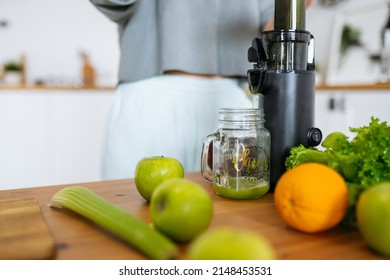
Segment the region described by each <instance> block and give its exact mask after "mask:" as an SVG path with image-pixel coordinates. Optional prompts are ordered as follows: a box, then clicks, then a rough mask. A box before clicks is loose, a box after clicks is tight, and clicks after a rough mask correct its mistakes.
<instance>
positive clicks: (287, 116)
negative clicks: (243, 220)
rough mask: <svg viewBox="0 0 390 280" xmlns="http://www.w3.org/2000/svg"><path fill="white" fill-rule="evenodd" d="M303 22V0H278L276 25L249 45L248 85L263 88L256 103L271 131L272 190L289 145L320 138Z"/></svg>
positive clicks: (310, 47)
mask: <svg viewBox="0 0 390 280" xmlns="http://www.w3.org/2000/svg"><path fill="white" fill-rule="evenodd" d="M291 19H294V21H291ZM304 24H305V0H296V1H294V0H276V1H275V30H273V31H266V32H263V33H261V34H260V36H259V38H255V39H254V40H253V43H252V47H250V48H249V50H248V60H249V62H251V63H254V68H253V69H250V70H248V82H249V86H250V90H251V91H252V93H259V94H261V97H262V98H260V99H259V100H260V104H259V107H260V108H264V114H265V118H266V122H265V127H266V128H267V129H268V130H269V131H270V133H271V155H270V157H271V159H270V176H271V178H270V184H271V189H270V190H271V191H273V190H274V188H275V186H276V183H277V181H278V179H279V178H280V176H281V175H282V174H283V173H284V172H285V171H286V169H285V160H286V157H287V156H288V155H289V152H290V149H291V148H292V147H295V146H298V145H300V144H302V145H304V146H306V147H308V146H317V145H319V144H320V142H321V140H322V133H321V131H320V130H319V129H318V128H315V127H314V116H315V103H314V101H315V100H314V98H315V64H314V38H313V36H312V35H311V34H310V33H309V32H307V31H305V30H304ZM286 28H287V29H286Z"/></svg>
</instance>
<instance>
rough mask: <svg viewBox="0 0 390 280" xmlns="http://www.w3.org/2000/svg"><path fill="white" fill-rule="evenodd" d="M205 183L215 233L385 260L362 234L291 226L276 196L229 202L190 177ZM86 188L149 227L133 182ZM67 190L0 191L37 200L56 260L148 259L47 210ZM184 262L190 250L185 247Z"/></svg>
mask: <svg viewBox="0 0 390 280" xmlns="http://www.w3.org/2000/svg"><path fill="white" fill-rule="evenodd" d="M186 177H187V178H188V179H191V180H194V181H196V182H198V183H199V184H201V185H202V186H203V187H204V188H205V189H206V190H207V191H208V192H209V193H210V194H211V197H212V199H213V201H214V217H213V221H212V223H211V225H210V228H215V227H219V226H232V227H236V228H241V229H247V230H248V231H253V232H257V233H259V234H262V235H263V236H264V237H266V238H267V239H268V240H269V241H270V242H271V244H272V245H273V246H274V248H275V250H276V253H277V257H278V259H297V260H302V259H322V260H325V259H336V260H339V259H350V260H352V259H383V256H381V255H379V254H377V253H375V252H373V251H372V250H370V249H369V248H368V247H367V245H366V244H365V242H364V241H363V239H362V238H361V236H360V235H359V232H358V231H357V229H352V228H342V227H336V228H334V229H332V230H330V231H327V232H323V233H317V234H306V233H301V232H298V231H295V230H294V229H292V228H290V227H289V226H287V225H286V224H285V223H284V222H283V220H281V218H280V217H279V215H278V214H277V212H276V210H275V207H274V204H273V195H272V193H269V194H266V195H265V196H263V197H261V198H259V199H256V200H246V201H239V200H230V199H226V198H222V197H219V196H217V195H215V194H214V192H213V191H212V188H211V185H210V184H209V183H207V182H206V181H205V180H204V179H203V178H202V177H201V175H200V174H199V173H190V174H186ZM73 185H80V186H85V187H88V188H90V189H92V190H93V191H95V192H96V193H97V194H99V195H100V196H102V197H103V198H105V199H107V200H109V201H111V202H112V203H114V204H116V205H117V206H119V207H122V208H123V209H125V210H126V211H128V212H129V213H131V214H133V215H135V216H137V217H138V218H140V219H142V220H144V221H145V222H148V223H149V222H150V216H149V206H148V205H147V204H146V203H145V201H144V200H143V198H142V197H141V196H140V195H139V194H138V192H137V190H136V188H135V185H134V181H133V179H125V180H113V181H102V182H89V183H82V184H73ZM63 187H65V185H58V186H47V187H35V188H25V189H14V190H3V191H0V200H5V199H16V198H29V197H32V198H35V199H36V200H37V201H38V203H39V206H40V207H41V210H42V214H43V216H44V219H45V221H46V223H47V225H48V227H49V230H50V232H51V234H52V235H53V237H54V240H55V243H56V259H68V260H69V259H72V260H73V259H76V260H77V259H104V260H105V259H145V257H144V256H143V255H142V254H140V253H139V252H137V251H136V250H134V249H133V248H132V247H131V246H129V245H127V244H126V243H124V242H122V241H121V240H119V239H117V238H116V237H114V236H112V235H111V234H109V233H107V232H106V231H105V230H103V229H101V228H100V227H98V226H97V225H95V224H93V223H91V222H89V221H88V220H86V219H84V218H83V217H81V216H79V215H77V214H75V213H73V212H71V211H68V210H57V209H52V208H50V207H49V206H48V204H49V202H50V199H51V197H52V196H53V195H54V194H55V193H56V192H57V191H58V190H60V189H62V188H63ZM180 249H181V250H180V251H181V253H180V256H179V258H180V259H185V252H186V245H181V246H180Z"/></svg>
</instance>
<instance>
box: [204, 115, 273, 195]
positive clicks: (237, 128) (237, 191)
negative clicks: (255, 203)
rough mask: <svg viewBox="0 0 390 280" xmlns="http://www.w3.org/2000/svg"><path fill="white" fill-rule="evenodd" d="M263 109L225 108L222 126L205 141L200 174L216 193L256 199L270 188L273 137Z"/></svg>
mask: <svg viewBox="0 0 390 280" xmlns="http://www.w3.org/2000/svg"><path fill="white" fill-rule="evenodd" d="M264 122H265V120H264V113H263V110H262V109H249V108H248V109H246V108H245V109H244V108H222V109H220V111H219V127H218V128H217V129H216V130H215V131H214V132H213V133H212V134H210V135H207V136H206V137H205V138H204V140H203V146H202V155H201V173H202V175H203V177H204V178H205V179H206V180H207V181H209V182H211V183H212V185H213V188H214V190H215V192H216V194H218V195H220V196H223V197H226V198H232V199H255V198H259V197H261V196H263V195H264V194H266V193H267V192H268V190H269V188H270V145H271V136H270V133H269V131H268V130H267V129H266V128H265V127H264Z"/></svg>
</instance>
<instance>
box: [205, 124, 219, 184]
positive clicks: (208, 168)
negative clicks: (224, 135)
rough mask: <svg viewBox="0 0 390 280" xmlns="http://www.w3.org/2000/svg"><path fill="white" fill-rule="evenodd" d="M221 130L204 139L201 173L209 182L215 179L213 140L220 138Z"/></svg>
mask: <svg viewBox="0 0 390 280" xmlns="http://www.w3.org/2000/svg"><path fill="white" fill-rule="evenodd" d="M218 134H219V132H214V133H213V134H210V135H207V136H206V137H205V138H204V139H203V145H202V156H201V173H202V176H203V178H205V179H206V180H207V181H209V182H213V180H214V171H213V161H214V159H213V142H214V141H215V140H217V139H218Z"/></svg>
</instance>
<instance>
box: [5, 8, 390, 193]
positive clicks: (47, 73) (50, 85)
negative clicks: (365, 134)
mask: <svg viewBox="0 0 390 280" xmlns="http://www.w3.org/2000/svg"><path fill="white" fill-rule="evenodd" d="M238 4H239V3H238ZM306 17H307V18H306V27H307V30H308V31H310V32H311V33H312V34H313V35H314V38H315V57H316V66H317V79H316V81H317V92H316V126H317V127H319V128H320V129H321V130H322V131H323V133H324V135H325V136H326V135H327V134H328V133H329V132H332V131H335V130H339V131H342V132H344V133H346V134H349V129H348V128H349V127H351V126H361V125H366V124H368V122H369V121H370V117H371V116H375V117H378V118H380V120H383V121H385V120H386V121H389V122H390V85H389V84H388V80H387V77H383V75H382V74H381V63H380V57H381V55H380V54H381V34H382V30H383V27H384V26H385V25H386V23H387V21H388V17H389V10H388V1H387V0H313V4H312V6H311V7H310V9H309V10H308V11H307V14H306ZM117 42H118V35H117V29H116V25H115V24H114V23H112V22H110V21H109V20H108V19H107V18H106V17H104V16H103V15H102V14H100V13H99V12H98V11H97V10H96V8H95V7H94V6H92V4H91V3H90V2H89V1H88V0H67V1H59V0H34V1H27V0H0V189H8V188H22V187H32V186H44V185H58V184H70V183H72V184H73V183H80V182H87V181H98V180H100V163H101V150H100V149H101V145H102V142H103V132H104V126H105V120H106V114H107V112H108V108H109V106H110V102H111V99H112V96H113V93H114V89H115V83H116V79H117V67H118V61H119V48H118V44H117ZM250 44H251V42H248V47H249V46H250ZM243 59H246V54H243ZM251 67H252V66H251V65H250V64H249V63H248V69H249V68H251ZM349 135H350V136H351V137H352V136H353V135H352V134H349ZM130 177H133V174H129V178H130Z"/></svg>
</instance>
